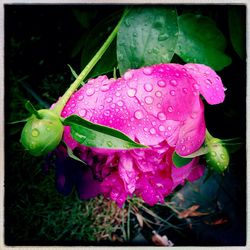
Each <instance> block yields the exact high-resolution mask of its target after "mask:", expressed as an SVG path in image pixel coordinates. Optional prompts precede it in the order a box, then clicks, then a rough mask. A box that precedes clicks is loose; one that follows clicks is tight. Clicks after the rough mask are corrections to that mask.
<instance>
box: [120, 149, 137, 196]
mask: <svg viewBox="0 0 250 250" xmlns="http://www.w3.org/2000/svg"><path fill="white" fill-rule="evenodd" d="M118 171H119V175H120V177H121V179H122V180H123V181H124V184H125V190H126V191H127V192H128V193H130V194H133V192H134V191H135V184H136V175H137V172H136V171H135V169H134V163H133V159H132V157H131V156H130V155H129V154H128V153H125V154H120V161H119V166H118Z"/></svg>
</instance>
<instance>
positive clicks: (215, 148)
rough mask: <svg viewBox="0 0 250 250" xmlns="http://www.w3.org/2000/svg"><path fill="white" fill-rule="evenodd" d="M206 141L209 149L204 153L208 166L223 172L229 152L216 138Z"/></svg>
mask: <svg viewBox="0 0 250 250" xmlns="http://www.w3.org/2000/svg"><path fill="white" fill-rule="evenodd" d="M206 143H207V147H208V150H209V151H208V153H207V154H206V160H207V163H208V166H209V167H211V168H212V169H214V170H215V171H217V172H219V173H222V172H224V171H225V170H226V169H227V167H228V165H229V154H228V151H227V149H226V148H225V147H224V146H223V144H222V141H221V140H220V139H218V138H212V139H210V140H207V141H206Z"/></svg>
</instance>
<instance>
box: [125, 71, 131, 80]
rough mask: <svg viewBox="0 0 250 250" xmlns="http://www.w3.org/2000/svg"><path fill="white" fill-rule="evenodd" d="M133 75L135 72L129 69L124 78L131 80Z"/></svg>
mask: <svg viewBox="0 0 250 250" xmlns="http://www.w3.org/2000/svg"><path fill="white" fill-rule="evenodd" d="M132 77H133V73H132V72H131V71H128V72H126V73H125V74H124V76H123V78H124V79H125V80H126V81H127V80H130V79H132Z"/></svg>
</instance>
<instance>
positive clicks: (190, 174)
mask: <svg viewBox="0 0 250 250" xmlns="http://www.w3.org/2000/svg"><path fill="white" fill-rule="evenodd" d="M200 94H201V95H202V96H203V97H204V98H205V99H206V101H207V102H208V103H209V104H217V103H221V102H223V100H224V97H225V95H224V88H223V85H222V82H221V79H220V78H219V77H218V75H217V74H216V73H215V72H214V71H213V70H212V69H211V68H209V67H207V66H205V65H199V64H186V65H184V66H183V65H178V64H160V65H153V66H150V67H144V68H141V69H137V70H129V71H127V72H126V73H125V74H124V75H123V77H122V78H119V79H117V80H115V79H108V78H107V77H106V76H100V77H98V78H96V79H91V80H89V81H88V83H87V84H86V85H84V86H83V87H82V88H81V89H80V90H78V91H77V92H76V93H74V94H73V95H72V96H71V98H70V100H69V101H68V103H67V104H66V106H65V108H64V110H63V112H62V116H63V117H67V116H69V115H71V114H77V115H79V116H81V117H83V118H85V119H87V120H89V121H92V122H94V123H98V124H101V125H106V126H109V127H112V128H115V129H119V130H120V131H122V132H124V133H125V134H127V135H128V136H129V137H130V138H131V139H133V140H135V141H138V142H140V143H142V144H144V145H148V146H150V147H149V148H148V149H135V150H109V149H97V148H91V149H89V148H86V147H85V146H82V145H79V144H78V143H77V142H76V141H74V140H73V139H72V137H71V135H70V131H69V128H68V127H66V128H65V132H64V140H65V142H66V143H67V144H68V145H69V146H70V147H71V148H72V149H74V148H76V147H77V148H78V149H80V151H81V152H82V153H81V157H82V159H83V160H85V161H86V162H87V163H88V164H89V165H90V166H92V168H93V169H94V171H95V174H96V175H97V176H98V178H99V179H100V180H101V181H102V184H101V186H102V190H103V193H104V195H105V196H107V197H111V198H112V199H113V200H115V201H116V202H117V203H118V204H119V205H120V206H121V205H122V204H123V203H124V202H125V200H126V198H127V196H132V195H133V194H136V195H137V196H140V197H142V198H143V199H144V200H145V202H147V203H148V204H150V205H153V204H155V203H157V202H163V200H164V197H166V196H167V195H168V194H169V193H171V192H172V191H173V189H174V188H175V187H176V186H177V185H179V184H183V183H184V181H185V179H188V180H190V181H193V180H195V179H197V178H199V177H200V176H201V175H202V174H203V170H204V168H203V166H201V165H200V164H199V163H198V158H196V159H194V160H193V161H192V162H190V163H189V164H188V165H186V166H184V167H182V168H180V169H177V168H176V167H175V166H173V163H172V160H171V159H172V154H173V152H174V150H175V151H176V152H177V153H178V154H179V155H182V156H185V155H189V154H191V153H192V152H195V151H196V150H197V149H199V148H200V146H201V145H202V143H203V142H204V139H205V130H206V125H205V120H204V105H203V103H202V101H201V99H200ZM94 159H96V160H94Z"/></svg>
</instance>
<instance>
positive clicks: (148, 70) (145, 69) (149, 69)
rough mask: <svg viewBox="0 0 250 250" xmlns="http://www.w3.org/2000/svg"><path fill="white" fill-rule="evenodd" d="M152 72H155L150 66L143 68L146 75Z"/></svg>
mask: <svg viewBox="0 0 250 250" xmlns="http://www.w3.org/2000/svg"><path fill="white" fill-rule="evenodd" d="M152 72H153V70H152V68H150V67H148V68H144V69H143V73H144V74H145V75H151V74H152Z"/></svg>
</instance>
